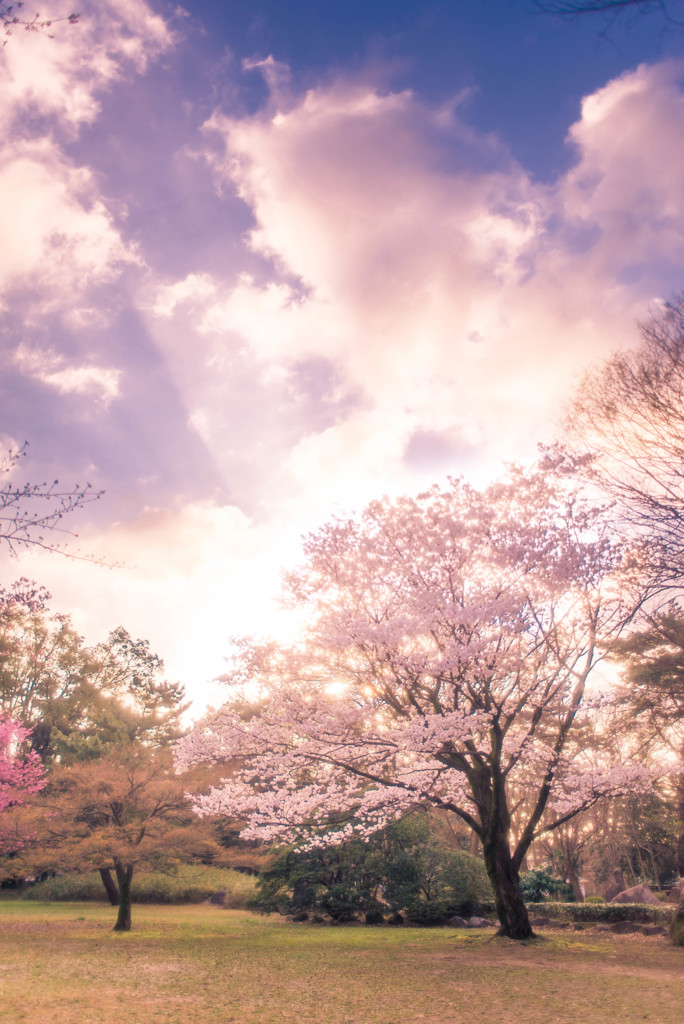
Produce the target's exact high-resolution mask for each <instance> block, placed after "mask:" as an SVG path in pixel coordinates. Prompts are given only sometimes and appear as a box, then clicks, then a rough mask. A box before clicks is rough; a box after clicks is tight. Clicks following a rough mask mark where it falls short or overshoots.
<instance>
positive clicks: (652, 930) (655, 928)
mask: <svg viewBox="0 0 684 1024" xmlns="http://www.w3.org/2000/svg"><path fill="white" fill-rule="evenodd" d="M639 931H640V932H641V934H642V935H664V934H665V929H664V928H661V926H660V925H659V924H642V925H641V927H640V928H639Z"/></svg>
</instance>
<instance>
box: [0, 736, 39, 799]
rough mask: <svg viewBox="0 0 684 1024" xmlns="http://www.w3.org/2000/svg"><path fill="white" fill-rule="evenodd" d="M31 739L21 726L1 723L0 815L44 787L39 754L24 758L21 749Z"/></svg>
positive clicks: (31, 754) (32, 753)
mask: <svg viewBox="0 0 684 1024" xmlns="http://www.w3.org/2000/svg"><path fill="white" fill-rule="evenodd" d="M29 735H30V729H25V728H24V726H23V725H21V724H20V723H19V722H13V721H12V719H11V718H1V719H0V813H2V812H3V811H5V810H6V809H7V808H8V807H11V806H12V805H14V804H20V803H23V802H24V801H25V799H26V797H27V796H30V795H31V794H32V793H37V792H38V790H39V789H42V787H43V785H44V783H45V778H44V775H45V769H44V768H43V764H42V762H41V760H40V758H39V757H38V755H37V754H35V753H34V752H31V753H30V754H28V756H27V757H22V756H21V752H20V751H21V745H22V744H23V743H24V742H25V740H26V739H27V738H28V736H29Z"/></svg>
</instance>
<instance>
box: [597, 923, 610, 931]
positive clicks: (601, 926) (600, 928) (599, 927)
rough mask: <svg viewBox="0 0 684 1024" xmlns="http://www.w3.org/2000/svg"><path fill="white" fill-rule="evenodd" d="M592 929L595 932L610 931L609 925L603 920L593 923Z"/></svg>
mask: <svg viewBox="0 0 684 1024" xmlns="http://www.w3.org/2000/svg"><path fill="white" fill-rule="evenodd" d="M594 931H595V932H609V931H610V925H609V924H606V923H605V921H598V922H597V923H596V924H595V925H594Z"/></svg>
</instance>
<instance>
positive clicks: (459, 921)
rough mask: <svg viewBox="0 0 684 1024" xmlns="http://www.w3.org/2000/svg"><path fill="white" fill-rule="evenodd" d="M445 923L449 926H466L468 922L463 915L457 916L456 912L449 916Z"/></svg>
mask: <svg viewBox="0 0 684 1024" xmlns="http://www.w3.org/2000/svg"><path fill="white" fill-rule="evenodd" d="M447 924H448V925H449V927H450V928H467V927H468V922H467V921H466V919H465V917H459V916H458V914H456V915H454V917H450V918H449V920H448V921H447Z"/></svg>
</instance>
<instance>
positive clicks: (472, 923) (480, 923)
mask: <svg viewBox="0 0 684 1024" xmlns="http://www.w3.org/2000/svg"><path fill="white" fill-rule="evenodd" d="M467 926H468V928H496V925H495V924H494V923H493V922H492V921H488V920H487V918H486V917H471V918H470V920H469V921H468V925H467Z"/></svg>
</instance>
